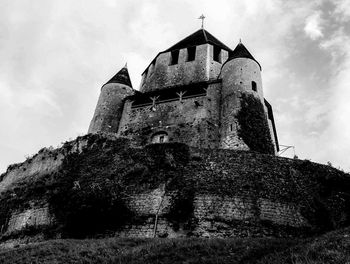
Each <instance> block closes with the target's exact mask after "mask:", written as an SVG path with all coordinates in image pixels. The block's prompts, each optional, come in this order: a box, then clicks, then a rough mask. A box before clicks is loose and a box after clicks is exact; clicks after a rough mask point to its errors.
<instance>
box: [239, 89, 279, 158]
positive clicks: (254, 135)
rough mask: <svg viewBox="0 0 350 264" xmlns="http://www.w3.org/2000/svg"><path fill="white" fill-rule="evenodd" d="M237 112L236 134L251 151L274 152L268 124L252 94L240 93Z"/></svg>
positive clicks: (260, 105) (257, 100) (261, 108)
mask: <svg viewBox="0 0 350 264" xmlns="http://www.w3.org/2000/svg"><path fill="white" fill-rule="evenodd" d="M240 101H241V109H240V111H239V112H238V115H237V120H238V123H239V130H238V136H239V137H241V138H242V139H243V141H244V142H245V143H246V144H247V145H248V147H249V148H250V149H251V150H252V151H257V152H260V153H267V154H274V153H275V150H274V146H273V143H272V140H271V135H270V130H269V125H268V123H267V119H266V116H265V111H264V107H263V105H262V103H261V102H260V100H259V99H258V98H256V97H255V96H254V95H251V94H246V93H242V95H241V99H240Z"/></svg>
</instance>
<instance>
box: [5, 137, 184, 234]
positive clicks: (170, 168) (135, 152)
mask: <svg viewBox="0 0 350 264" xmlns="http://www.w3.org/2000/svg"><path fill="white" fill-rule="evenodd" d="M85 139H87V140H88V143H87V146H88V147H85V148H83V150H82V152H81V153H79V152H76V151H73V152H70V150H71V149H72V148H73V145H72V144H71V143H67V144H65V145H64V146H63V151H65V152H66V153H70V154H68V155H67V156H66V158H65V160H64V161H63V164H62V167H61V169H60V171H57V172H56V173H53V174H48V175H44V176H42V177H40V178H39V179H37V180H35V181H31V182H28V181H26V180H23V181H20V182H17V183H16V184H15V185H13V186H12V188H10V189H8V191H7V192H5V193H3V194H2V195H1V196H0V203H2V204H4V206H2V207H0V215H1V216H4V217H2V219H0V220H2V223H0V224H5V222H6V221H8V220H9V215H10V212H11V211H14V210H24V209H26V208H30V207H31V206H33V204H29V201H31V203H33V201H34V202H35V201H40V202H41V203H46V202H47V203H48V204H49V205H50V211H51V213H52V214H53V215H54V216H55V218H56V220H57V226H56V227H55V228H56V231H57V232H59V233H61V234H62V235H63V237H86V236H92V235H95V234H97V233H106V232H107V233H108V232H109V231H113V230H116V229H118V228H119V227H120V226H121V225H122V224H124V223H125V222H126V221H131V219H133V221H137V219H135V218H136V217H138V216H135V215H133V213H132V212H131V211H130V210H129V209H128V207H127V206H126V203H125V200H126V199H127V197H128V196H130V195H132V194H135V193H139V192H144V191H147V190H152V189H154V188H157V187H159V185H160V184H162V183H168V184H167V188H169V189H170V190H180V189H181V188H182V187H183V186H184V184H183V183H184V182H185V181H184V180H181V179H179V177H181V173H180V174H179V173H175V171H180V170H181V169H182V168H183V166H184V165H185V164H186V163H187V162H188V161H189V152H188V147H187V146H186V145H183V144H178V143H168V144H155V145H150V146H147V147H146V148H145V149H144V150H140V149H130V148H129V145H128V141H127V140H125V139H117V140H116V139H109V138H106V137H103V136H102V135H89V136H86V138H85ZM77 142H79V140H77ZM179 175H180V176H179ZM172 211H174V210H172Z"/></svg>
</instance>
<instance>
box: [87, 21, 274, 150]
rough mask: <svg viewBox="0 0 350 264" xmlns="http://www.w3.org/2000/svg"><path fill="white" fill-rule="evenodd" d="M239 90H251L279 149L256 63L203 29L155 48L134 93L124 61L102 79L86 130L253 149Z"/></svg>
mask: <svg viewBox="0 0 350 264" xmlns="http://www.w3.org/2000/svg"><path fill="white" fill-rule="evenodd" d="M242 94H250V95H253V96H254V97H255V98H256V99H258V100H259V101H260V102H261V104H262V105H263V108H261V110H260V111H263V112H264V116H265V119H266V121H267V123H266V124H267V126H268V131H269V132H268V134H269V135H268V137H270V140H271V143H272V144H273V146H274V147H273V148H274V152H277V151H278V139H277V133H276V127H275V123H274V118H273V112H272V107H271V105H270V104H269V103H268V102H267V100H266V99H265V98H264V95H263V88H262V81H261V66H260V64H259V62H258V61H257V60H255V58H254V57H253V56H252V55H251V54H250V52H249V51H248V50H247V48H246V47H245V46H244V45H243V44H242V43H241V42H240V43H239V44H238V45H237V46H236V48H235V49H234V50H231V49H230V48H229V47H227V46H226V45H225V44H223V43H222V42H221V41H219V40H218V39H217V38H215V37H214V36H213V35H212V34H210V33H209V32H208V31H206V30H204V29H203V28H202V29H200V30H198V31H196V32H194V33H193V34H191V35H190V36H188V37H186V38H184V39H183V40H181V41H180V42H178V43H176V44H175V45H173V46H172V47H170V48H169V49H167V50H165V51H162V52H160V53H158V55H157V56H156V57H155V58H154V59H153V60H152V62H151V63H150V64H149V66H148V67H147V68H146V69H145V71H144V72H143V74H142V81H141V85H140V91H137V90H134V89H133V87H132V84H131V80H130V77H129V73H128V70H127V67H126V66H125V67H124V68H122V69H121V70H120V71H119V72H118V73H117V74H116V75H115V76H114V77H113V78H112V79H110V80H109V81H108V82H107V83H106V84H104V85H103V86H102V89H101V94H100V97H99V100H98V103H97V106H96V110H95V114H94V116H93V118H92V121H91V124H90V127H89V133H98V132H107V133H116V134H117V135H118V136H120V137H127V138H130V139H131V140H132V141H133V142H134V143H135V145H138V146H144V145H146V144H149V143H163V142H181V143H186V144H188V145H189V146H192V147H199V148H220V149H238V150H249V149H251V150H254V149H252V147H251V146H249V144H248V145H247V143H246V142H245V141H247V140H243V139H242V137H241V136H240V135H239V127H240V124H239V122H238V120H237V114H238V113H239V110H240V109H241V100H240V98H241V97H242ZM251 122H254V121H253V120H252V121H251ZM253 125H254V124H253ZM257 133H260V131H258V130H257ZM249 137H256V135H255V134H254V133H251V135H250V136H249ZM248 141H249V139H248ZM270 153H271V152H270Z"/></svg>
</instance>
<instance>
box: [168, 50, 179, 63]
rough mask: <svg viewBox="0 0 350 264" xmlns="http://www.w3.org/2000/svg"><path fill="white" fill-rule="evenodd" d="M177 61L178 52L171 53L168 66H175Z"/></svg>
mask: <svg viewBox="0 0 350 264" xmlns="http://www.w3.org/2000/svg"><path fill="white" fill-rule="evenodd" d="M178 61H179V50H174V51H172V52H171V61H170V65H174V64H177V63H178Z"/></svg>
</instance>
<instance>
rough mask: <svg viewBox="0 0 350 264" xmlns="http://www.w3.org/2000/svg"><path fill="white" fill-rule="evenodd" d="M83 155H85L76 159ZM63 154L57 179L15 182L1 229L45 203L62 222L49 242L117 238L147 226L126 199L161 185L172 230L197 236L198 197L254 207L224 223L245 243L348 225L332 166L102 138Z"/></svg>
mask: <svg viewBox="0 0 350 264" xmlns="http://www.w3.org/2000/svg"><path fill="white" fill-rule="evenodd" d="M82 141H84V142H86V141H88V142H87V144H86V146H85V145H84V144H83V145H84V146H83V145H79V142H82ZM79 148H80V149H81V150H82V151H81V152H77V151H73V150H74V149H79ZM60 151H62V152H63V153H65V154H66V156H65V159H64V161H63V165H62V166H61V168H60V170H59V171H56V172H55V173H52V174H47V175H42V176H40V177H37V178H35V180H32V179H24V180H22V181H19V182H16V183H15V184H13V185H12V186H11V188H8V190H7V191H6V192H4V193H2V194H1V195H0V203H1V204H2V206H1V207H0V225H4V224H5V225H6V223H7V222H8V220H9V216H10V214H11V213H12V212H13V211H15V210H19V211H23V210H24V209H27V208H32V207H33V206H35V205H36V204H37V205H39V206H40V205H42V204H45V203H48V204H49V205H50V210H51V213H52V214H53V215H54V216H55V217H56V220H57V222H56V226H54V227H52V228H51V230H44V231H43V232H44V233H47V234H49V235H48V236H47V237H50V236H51V237H52V234H55V233H60V234H62V236H63V237H75V238H81V237H92V236H95V235H97V234H106V233H107V234H109V233H114V232H115V231H118V229H119V228H120V227H121V226H123V224H124V223H128V224H130V223H133V224H134V223H141V224H142V223H143V222H144V221H146V219H145V218H146V216H144V215H143V216H140V215H135V214H134V213H133V212H132V211H131V210H130V209H129V207H128V204H127V202H126V201H127V200H128V198H129V197H130V196H132V195H134V194H139V193H145V192H147V191H152V190H154V189H156V188H159V186H161V185H162V186H165V193H166V194H167V195H170V196H171V197H172V199H171V206H170V209H169V211H168V213H167V214H166V215H163V217H165V218H166V219H167V220H168V221H169V222H171V223H172V226H173V228H174V229H175V230H177V229H178V228H180V227H179V226H180V225H181V226H182V227H184V228H186V230H189V231H191V230H192V228H193V226H194V225H195V224H196V223H193V222H191V221H193V217H192V216H193V211H194V197H195V195H201V194H209V195H215V196H222V197H242V199H243V198H244V197H247V198H248V199H250V200H251V201H252V202H253V203H254V204H255V206H256V207H257V208H256V210H255V211H256V214H257V215H256V218H254V219H252V221H250V222H249V223H248V224H245V223H244V221H238V220H235V221H236V222H237V223H236V222H235V223H227V224H228V225H231V224H232V226H234V227H235V228H237V229H239V230H240V228H241V229H242V230H243V231H242V234H243V235H245V234H248V233H249V234H251V233H252V232H253V233H254V232H256V234H257V236H258V235H264V234H265V233H264V232H265V231H266V230H267V231H268V234H270V235H271V236H273V235H276V236H278V235H281V236H289V235H299V234H301V235H309V234H310V233H311V234H315V233H321V232H325V231H326V230H331V229H334V228H339V227H344V226H346V225H349V224H350V209H349V208H350V191H349V190H350V177H349V175H347V174H345V173H343V172H341V171H338V170H336V169H334V168H332V167H330V166H326V165H320V164H315V163H312V162H310V161H300V160H289V159H282V158H278V157H275V156H272V155H264V154H260V153H257V152H247V151H229V150H210V151H208V150H204V149H201V150H200V149H198V150H193V151H195V152H196V154H194V155H193V156H192V158H191V157H190V152H189V149H188V147H187V146H186V145H184V144H178V143H168V144H153V145H149V146H147V147H146V148H144V149H133V148H130V147H129V142H128V141H127V140H125V139H115V138H109V137H105V136H102V135H87V136H84V137H82V138H79V139H77V140H76V141H74V142H69V143H66V144H65V145H64V146H63V147H62V149H61V150H60ZM192 153H193V152H192ZM259 199H267V200H268V201H272V202H275V203H282V204H285V205H290V206H295V207H296V208H297V209H300V210H301V214H302V216H303V217H305V218H306V219H307V221H308V223H309V224H310V226H309V227H306V228H304V229H303V228H299V227H288V226H283V225H277V224H274V223H272V222H268V221H258V220H257V219H258V218H259V215H258V213H259V208H258V206H259V205H258V202H259ZM248 210H250V209H249V208H248ZM151 217H155V216H154V215H151ZM218 221H219V222H220V221H221V222H224V221H223V219H219V220H218ZM311 227H312V230H311V231H312V232H311V231H310V232H307V231H308V230H309V229H310V228H311ZM53 228H54V230H53ZM306 229H307V230H306ZM52 230H53V231H54V232H52ZM305 230H306V231H305ZM24 231H25V230H24ZM32 231H33V230H32ZM34 231H35V230H34ZM34 231H33V232H34ZM37 231H38V232H40V230H37ZM48 231H50V232H51V233H50V232H48ZM302 233H303V234H302ZM254 234H255V233H254ZM7 238H9V237H4V238H3V239H7Z"/></svg>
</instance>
